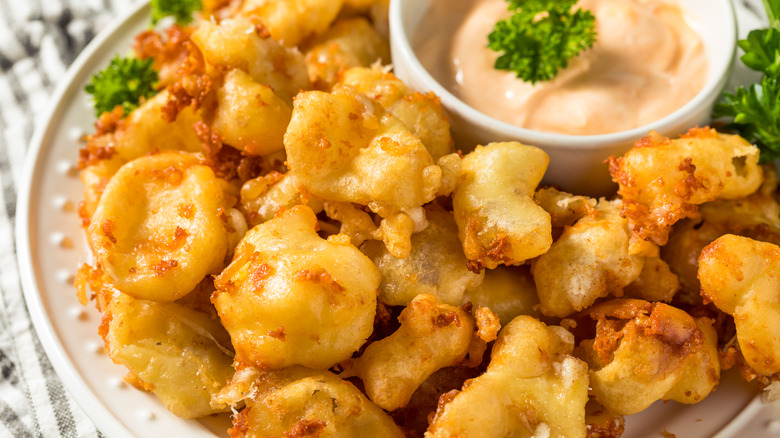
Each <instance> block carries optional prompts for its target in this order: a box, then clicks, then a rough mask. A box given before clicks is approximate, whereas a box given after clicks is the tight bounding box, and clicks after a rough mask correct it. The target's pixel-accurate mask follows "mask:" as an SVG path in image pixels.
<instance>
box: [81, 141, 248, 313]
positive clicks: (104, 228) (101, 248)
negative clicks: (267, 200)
mask: <svg viewBox="0 0 780 438" xmlns="http://www.w3.org/2000/svg"><path fill="white" fill-rule="evenodd" d="M227 208H229V205H228V204H227V199H226V197H225V195H224V192H223V190H222V187H221V185H220V183H219V181H218V180H217V178H216V177H215V176H214V173H213V172H212V171H211V169H210V168H208V167H206V166H203V165H202V164H200V163H199V160H198V158H197V157H195V156H193V155H190V154H186V153H183V152H163V153H159V154H156V155H149V156H145V157H141V158H138V159H136V160H133V161H131V162H130V163H127V164H125V165H124V166H122V167H121V168H120V169H119V171H118V172H117V173H116V175H114V177H113V178H112V179H111V180H110V181H109V182H108V184H107V185H106V187H105V190H104V191H103V195H102V197H101V198H100V202H99V203H98V205H97V208H96V210H95V214H94V215H93V216H92V219H91V221H90V224H89V227H88V228H87V237H88V240H89V244H90V247H91V248H92V252H93V254H95V257H96V259H97V263H99V264H100V265H101V266H102V267H103V269H105V271H106V272H107V273H108V274H109V275H110V276H111V278H112V280H113V282H114V285H115V287H116V288H117V289H119V290H120V291H122V292H124V293H127V294H129V295H132V296H133V297H135V298H138V299H147V300H153V301H173V300H176V299H178V298H180V297H182V296H183V295H185V294H187V293H189V292H190V291H191V290H192V289H193V288H195V286H196V285H197V284H198V283H200V281H201V280H203V278H204V277H205V276H206V275H208V274H214V273H217V272H219V270H220V269H222V267H223V266H224V265H223V263H224V258H225V255H226V254H227V251H228V238H229V233H230V232H231V230H229V229H228V228H227V227H226V223H227V222H226V221H223V218H222V217H221V213H223V212H225V211H226V209H227ZM182 209H185V210H186V211H187V213H183V210H182ZM235 231H236V230H233V232H235Z"/></svg>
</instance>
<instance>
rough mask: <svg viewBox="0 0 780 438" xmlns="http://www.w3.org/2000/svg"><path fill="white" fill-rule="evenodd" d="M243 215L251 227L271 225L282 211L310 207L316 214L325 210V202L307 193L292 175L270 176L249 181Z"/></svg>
mask: <svg viewBox="0 0 780 438" xmlns="http://www.w3.org/2000/svg"><path fill="white" fill-rule="evenodd" d="M240 196H241V204H240V209H241V212H242V213H244V215H245V216H246V217H247V218H248V219H249V223H250V225H252V226H255V225H257V224H260V223H263V222H266V221H269V220H271V219H273V218H274V216H276V213H277V212H279V211H280V210H285V209H288V208H291V207H294V206H296V205H307V206H308V207H309V208H311V209H312V211H314V212H315V213H319V212H320V211H322V209H323V202H322V200H320V199H318V198H315V197H313V196H311V194H309V192H308V191H306V188H305V187H304V186H303V183H301V181H300V180H299V179H298V178H297V177H296V176H295V175H291V174H289V173H288V174H282V173H279V172H270V173H267V174H265V175H260V176H258V177H256V178H252V179H251V180H248V181H246V182H245V183H244V184H243V185H242V186H241V192H240Z"/></svg>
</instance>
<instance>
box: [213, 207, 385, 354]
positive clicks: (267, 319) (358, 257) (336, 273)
mask: <svg viewBox="0 0 780 438" xmlns="http://www.w3.org/2000/svg"><path fill="white" fill-rule="evenodd" d="M316 227H317V218H316V217H315V216H314V213H313V212H312V211H311V209H310V208H309V207H306V206H303V205H297V206H295V207H292V208H290V209H289V210H286V211H284V212H282V213H281V214H280V215H279V216H277V217H276V218H274V219H271V220H269V221H268V222H264V223H262V224H260V225H257V226H256V227H254V228H252V229H251V230H250V231H249V232H248V233H247V234H246V236H244V238H243V240H242V241H241V243H240V244H239V245H238V247H237V248H236V254H235V257H234V258H233V261H232V262H231V264H230V265H229V266H228V267H227V268H225V270H223V271H222V273H221V274H219V276H218V277H217V278H216V280H215V285H216V287H217V291H216V292H215V293H214V295H213V296H212V302H213V303H214V305H215V307H216V308H217V311H218V312H219V317H220V319H221V321H222V324H223V325H224V326H225V328H226V329H227V331H228V332H229V333H230V336H231V338H232V340H233V346H234V347H235V349H236V363H237V364H246V365H255V366H258V367H261V368H272V369H280V368H284V367H288V366H291V365H295V364H300V365H304V366H307V367H310V368H316V369H327V368H329V367H331V366H333V365H334V364H336V363H337V362H341V361H343V360H345V359H348V358H349V357H350V356H351V355H352V353H353V352H355V351H357V350H358V348H360V346H361V345H363V343H364V342H365V341H366V339H367V338H368V337H369V335H370V334H371V331H372V329H373V322H374V315H375V312H376V290H377V287H378V286H379V279H380V277H379V272H378V271H377V269H376V267H375V266H374V265H373V264H372V263H371V261H370V260H369V259H368V258H367V257H366V256H364V255H363V254H361V253H360V251H358V249H357V248H355V247H354V246H352V245H350V244H349V240H347V241H346V242H336V243H334V242H332V241H331V240H325V239H323V238H321V237H320V236H318V235H317V232H316ZM282 334H283V335H282Z"/></svg>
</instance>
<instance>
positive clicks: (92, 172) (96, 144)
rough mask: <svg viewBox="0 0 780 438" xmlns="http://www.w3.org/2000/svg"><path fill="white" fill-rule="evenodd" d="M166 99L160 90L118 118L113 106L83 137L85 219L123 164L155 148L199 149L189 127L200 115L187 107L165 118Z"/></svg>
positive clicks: (81, 164) (165, 93) (192, 150)
mask: <svg viewBox="0 0 780 438" xmlns="http://www.w3.org/2000/svg"><path fill="white" fill-rule="evenodd" d="M168 99H169V94H168V92H167V91H162V92H160V93H159V94H157V95H156V96H154V97H152V98H150V99H149V100H147V101H145V102H144V103H142V104H141V105H140V106H139V107H138V108H136V109H135V110H134V111H132V112H131V113H130V114H127V117H125V118H121V117H122V116H123V115H124V114H123V113H122V109H121V108H117V109H115V110H114V111H112V112H110V113H104V114H103V115H102V116H101V117H100V118H99V119H98V121H97V122H95V126H96V132H95V134H93V135H90V136H89V137H88V138H87V144H86V146H85V147H84V148H83V149H82V150H81V151H80V152H79V155H80V156H79V169H80V171H81V172H80V177H81V181H82V183H83V184H84V207H83V213H82V214H83V216H85V217H84V218H85V219H88V218H89V217H90V216H92V214H93V213H94V212H95V208H97V203H98V201H99V199H100V196H101V194H102V193H103V189H104V188H105V186H106V184H108V181H109V180H110V179H111V177H112V176H114V174H115V173H116V172H117V170H119V168H120V167H121V166H122V165H123V164H125V163H127V162H129V161H132V160H134V159H136V158H139V157H141V156H144V155H147V154H150V153H152V152H157V151H164V150H180V151H188V152H200V151H201V150H202V149H203V147H202V145H201V142H200V140H199V139H198V136H197V134H196V132H195V130H194V129H193V127H192V125H193V124H194V123H195V122H197V121H199V120H201V119H200V116H199V115H198V114H197V113H196V112H195V111H194V110H193V109H192V108H189V107H188V108H186V109H184V110H182V111H181V112H180V113H179V117H178V118H177V119H176V120H175V121H173V122H167V121H165V119H164V111H163V109H164V108H165V106H166V104H167V102H168Z"/></svg>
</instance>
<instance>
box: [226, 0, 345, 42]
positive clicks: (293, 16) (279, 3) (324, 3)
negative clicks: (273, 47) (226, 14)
mask: <svg viewBox="0 0 780 438" xmlns="http://www.w3.org/2000/svg"><path fill="white" fill-rule="evenodd" d="M342 4H343V0H275V1H268V0H244V1H243V3H242V4H241V7H240V9H239V10H238V15H239V16H243V17H247V18H251V19H255V20H257V21H258V22H259V24H260V25H262V26H263V28H264V29H265V30H266V31H267V32H268V33H269V34H270V36H271V37H272V38H274V39H275V40H277V41H279V42H280V43H282V44H284V45H285V46H287V47H295V46H298V45H301V44H302V43H305V42H306V41H307V40H309V39H310V38H312V37H315V36H317V35H320V34H322V33H324V32H325V31H326V30H327V29H328V28H329V27H330V25H331V23H332V22H333V21H334V20H335V19H336V15H337V14H338V13H339V10H340V9H341V6H342Z"/></svg>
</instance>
